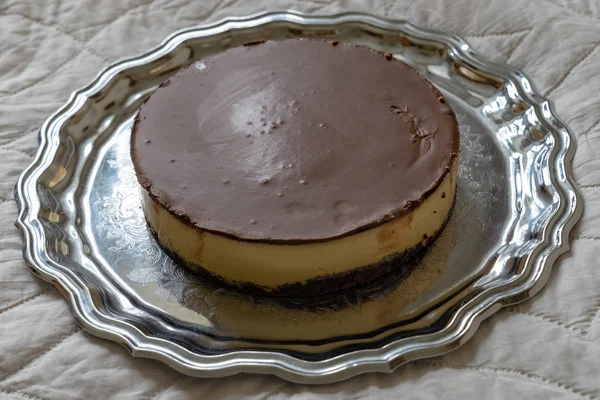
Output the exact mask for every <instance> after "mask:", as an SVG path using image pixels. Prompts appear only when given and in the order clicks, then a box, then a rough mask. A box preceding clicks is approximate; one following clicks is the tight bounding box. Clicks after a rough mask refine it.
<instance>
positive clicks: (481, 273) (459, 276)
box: [15, 12, 581, 383]
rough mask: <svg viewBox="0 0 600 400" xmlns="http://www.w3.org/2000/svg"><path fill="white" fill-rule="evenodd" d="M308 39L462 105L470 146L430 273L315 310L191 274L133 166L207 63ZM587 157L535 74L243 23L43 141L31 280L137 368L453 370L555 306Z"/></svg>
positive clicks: (392, 25) (69, 107)
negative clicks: (151, 116)
mask: <svg viewBox="0 0 600 400" xmlns="http://www.w3.org/2000/svg"><path fill="white" fill-rule="evenodd" d="M297 37H316V38H326V39H336V40H340V41H346V42H353V43H358V44H363V45H366V46H371V47H373V48H376V49H379V50H382V51H386V52H391V53H392V54H393V55H394V56H395V57H397V58H399V59H401V60H403V61H405V62H406V63H408V64H410V65H412V66H413V67H414V68H416V69H417V70H418V71H419V72H421V73H422V74H423V75H424V76H425V77H427V78H428V79H429V80H431V81H432V82H433V83H434V84H435V85H436V86H437V87H438V88H439V89H440V90H441V91H442V92H443V93H444V94H445V95H446V96H447V97H448V99H449V101H450V102H451V105H452V107H453V108H454V110H455V111H456V113H457V115H458V118H459V122H460V126H461V140H462V153H461V156H460V180H459V188H458V195H457V203H456V209H455V212H454V214H453V218H452V219H451V221H450V223H449V225H448V226H447V228H446V229H445V230H444V232H443V234H442V236H441V237H440V238H439V239H438V240H437V241H436V242H435V245H434V246H433V248H432V249H431V251H430V252H429V253H428V254H427V255H426V256H425V257H424V259H423V260H422V261H421V262H420V264H419V265H418V266H417V267H416V268H415V270H414V271H413V272H412V273H411V274H410V275H409V276H408V277H406V278H405V279H403V280H392V281H391V282H388V283H387V284H386V285H380V286H377V285H373V286H372V287H368V288H363V289H361V290H360V291H357V292H355V293H352V294H346V295H343V296H342V295H340V296H333V297H332V298H331V299H329V300H328V301H324V302H320V303H316V304H313V305H311V307H310V309H305V308H300V307H298V306H297V305H296V304H287V305H281V304H277V303H272V302H271V301H269V300H266V299H260V298H255V297H250V296H246V295H242V294H240V293H237V292H233V291H230V290H225V289H222V288H217V287H212V286H210V285H208V284H206V283H204V282H202V281H201V280H199V279H198V278H195V277H193V276H190V275H189V274H188V273H186V272H185V271H184V270H182V269H180V268H179V267H178V266H177V265H176V264H175V263H173V261H171V259H170V258H169V257H168V256H166V255H165V254H164V253H163V252H162V251H161V249H160V248H159V247H158V245H157V244H156V242H155V241H154V240H153V238H152V237H151V235H150V233H149V231H148V230H147V228H146V225H145V222H144V219H143V215H142V211H141V208H140V202H139V193H138V191H137V186H136V179H135V175H134V173H133V170H132V166H131V163H130V159H129V134H130V128H131V124H132V117H133V116H134V114H135V112H136V110H137V109H138V107H139V106H140V104H141V102H142V101H143V100H144V99H145V98H146V97H147V96H148V94H149V93H151V92H152V90H153V89H154V88H155V87H156V86H157V85H158V84H159V83H160V82H162V81H163V80H165V79H166V78H167V77H169V76H171V75H172V74H174V73H175V72H177V71H179V70H180V69H181V68H183V67H185V66H187V65H189V64H190V63H192V62H193V61H194V60H197V59H198V58H201V57H203V56H205V55H207V54H211V53H215V52H218V51H222V50H224V49H226V48H229V47H233V46H238V45H241V44H243V43H246V42H251V41H256V40H263V39H267V40H275V39H285V38H297ZM572 140H573V139H572V137H571V135H570V134H569V132H568V130H567V129H566V128H565V126H564V125H563V124H562V123H561V122H560V121H559V120H558V119H557V118H556V117H555V116H554V113H553V110H552V105H551V104H550V103H549V102H548V101H547V100H546V99H544V98H543V97H541V96H540V95H539V94H538V92H537V91H536V90H535V89H534V87H533V84H532V83H531V82H530V80H529V79H528V78H527V77H526V76H525V75H524V74H523V73H521V72H519V71H517V70H515V69H514V68H511V67H509V66H506V65H499V64H495V63H492V62H490V61H488V60H487V59H485V58H484V57H482V56H481V55H480V54H478V53H477V52H476V51H474V50H473V49H472V48H471V47H470V46H469V45H468V44H467V42H465V41H464V40H463V39H461V38H459V37H457V36H455V35H451V34H447V33H443V32H438V31H433V30H429V29H425V28H421V27H417V26H415V25H412V24H411V23H409V22H406V21H392V20H385V19H380V18H376V17H373V16H370V15H366V14H357V13H345V14H338V15H332V16H318V17H317V16H308V15H302V14H298V13H295V12H271V13H265V14H258V15H252V16H249V17H242V18H229V19H226V20H222V21H220V22H217V23H215V24H211V25H206V26H201V27H197V28H191V29H184V30H181V31H179V32H176V33H174V34H173V35H171V36H169V37H168V38H167V39H166V40H165V41H164V42H162V43H161V44H160V45H159V46H158V47H156V48H154V49H152V50H151V51H149V52H148V53H146V54H143V55H141V56H138V57H134V58H130V59H127V60H124V61H120V62H117V63H115V64H113V65H111V66H109V67H108V68H106V69H104V70H103V71H102V72H101V73H100V74H98V76H97V77H96V78H95V79H94V80H93V81H92V83H90V84H89V85H88V86H86V87H85V88H83V89H81V90H78V91H76V92H75V93H73V95H72V96H71V98H70V99H69V101H68V102H67V104H66V105H65V106H64V107H62V108H61V109H60V110H58V111H57V112H56V113H55V114H54V115H52V116H51V117H50V118H49V119H48V120H47V121H46V122H45V123H44V125H43V126H42V128H41V131H40V148H39V151H38V153H37V156H36V157H35V160H34V161H33V163H32V164H31V166H29V167H28V168H27V169H26V170H25V172H24V173H23V175H22V176H21V177H20V179H19V181H18V183H17V186H16V189H15V197H16V199H17V202H18V204H19V215H18V219H17V222H16V225H17V226H18V227H19V228H20V229H21V232H22V235H23V241H24V247H23V255H24V259H25V261H26V263H27V265H28V266H29V268H30V269H31V270H32V271H33V272H34V273H35V274H36V275H37V276H39V277H40V278H42V279H43V280H46V281H49V282H52V283H53V284H54V285H55V286H56V287H57V288H58V289H59V290H60V291H61V292H62V293H63V294H64V295H65V296H66V297H67V299H68V302H69V304H70V306H71V308H72V310H73V314H74V316H75V318H76V320H77V322H78V323H79V324H80V325H81V326H82V327H83V328H84V329H85V330H87V331H88V332H91V333H92V334H94V335H97V336H100V337H103V338H106V339H109V340H112V341H115V342H117V343H120V344H122V345H123V346H125V347H126V348H127V349H128V350H129V351H130V352H131V353H132V354H133V355H134V356H139V357H149V358H153V359H157V360H160V361H163V362H165V363H167V364H168V365H170V366H171V367H173V368H175V369H177V370H179V371H181V372H183V373H186V374H190V375H195V376H202V377H217V376H224V375H231V374H236V373H239V372H252V373H263V374H265V373H266V374H275V375H277V376H280V377H282V378H284V379H287V380H290V381H295V382H303V383H327V382H334V381H339V380H343V379H347V378H349V377H351V376H354V375H357V374H361V373H365V372H374V371H376V372H390V371H392V370H394V369H395V368H396V367H398V366H399V365H401V364H403V363H405V362H407V361H410V360H414V359H417V358H423V357H431V356H435V355H438V354H441V353H445V352H448V351H450V350H452V349H454V348H456V347H458V346H460V345H461V344H463V343H464V342H465V341H466V340H467V339H469V338H470V337H471V336H472V335H473V334H474V333H475V331H476V329H477V327H478V326H479V324H480V323H481V321H482V320H484V319H485V318H487V317H489V316H490V315H492V314H493V313H495V312H496V311H498V310H499V309H500V308H501V307H503V306H506V305H509V304H514V303H516V302H519V301H523V300H525V299H528V298H529V297H531V296H532V295H533V294H535V293H536V292H538V291H539V290H540V289H541V288H542V286H543V285H544V283H545V282H546V281H547V279H548V276H549V274H550V270H551V266H552V264H553V262H554V261H555V260H556V258H557V257H558V256H559V255H560V254H561V253H563V252H565V251H566V250H567V249H568V248H569V243H568V234H569V231H570V230H571V228H572V227H573V225H574V223H575V222H576V220H577V219H578V218H579V216H580V214H581V206H580V204H581V202H580V200H579V198H578V194H577V192H576V191H575V190H574V188H573V185H572V178H571V159H572V156H573V152H574V146H573V143H572Z"/></svg>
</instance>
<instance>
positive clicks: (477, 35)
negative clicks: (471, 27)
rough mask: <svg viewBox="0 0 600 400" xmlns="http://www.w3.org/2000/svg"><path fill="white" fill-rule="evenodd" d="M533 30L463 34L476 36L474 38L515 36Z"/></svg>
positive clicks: (464, 34)
mask: <svg viewBox="0 0 600 400" xmlns="http://www.w3.org/2000/svg"><path fill="white" fill-rule="evenodd" d="M530 31H531V28H524V29H518V30H516V31H509V32H490V33H463V34H462V35H463V36H467V37H474V38H486V37H504V36H514V35H519V34H523V33H528V32H530Z"/></svg>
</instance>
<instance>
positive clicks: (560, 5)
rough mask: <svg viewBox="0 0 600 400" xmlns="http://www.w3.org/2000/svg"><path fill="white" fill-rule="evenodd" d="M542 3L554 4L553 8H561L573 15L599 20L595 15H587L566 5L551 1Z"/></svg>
mask: <svg viewBox="0 0 600 400" xmlns="http://www.w3.org/2000/svg"><path fill="white" fill-rule="evenodd" d="M542 1H543V2H545V3H548V4H552V5H553V6H556V7H558V8H560V9H561V10H565V11H567V12H570V13H572V14H575V15H579V16H580V17H585V18H591V19H598V17H596V16H594V15H588V14H586V13H585V12H583V11H581V10H576V9H571V8H569V7H567V6H565V5H564V4H558V3H555V2H553V1H550V0H542Z"/></svg>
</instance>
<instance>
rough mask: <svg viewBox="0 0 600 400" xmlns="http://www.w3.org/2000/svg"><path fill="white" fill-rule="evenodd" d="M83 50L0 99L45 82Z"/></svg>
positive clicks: (0, 97) (1, 97)
mask: <svg viewBox="0 0 600 400" xmlns="http://www.w3.org/2000/svg"><path fill="white" fill-rule="evenodd" d="M84 51H85V50H80V51H79V52H78V53H77V54H75V55H74V56H72V57H69V58H67V59H66V60H65V61H64V62H63V63H62V64H60V65H59V66H58V67H56V68H54V69H53V70H52V71H51V72H49V73H48V74H46V75H44V76H42V77H40V78H38V79H36V80H35V81H33V82H31V83H29V84H28V85H25V86H24V87H22V88H20V89H19V90H17V91H15V92H10V93H6V94H4V95H1V96H0V99H6V98H8V97H12V96H15V95H17V94H19V93H21V92H23V91H25V90H27V89H31V88H32V87H34V86H35V85H37V84H39V83H40V82H43V81H45V80H46V79H48V78H50V77H52V76H55V75H56V73H57V72H58V71H60V70H61V69H63V68H64V67H66V66H67V65H68V64H69V62H71V61H73V60H74V59H76V58H77V57H79V56H80V55H81V53H83V52H84Z"/></svg>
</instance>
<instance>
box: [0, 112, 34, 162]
mask: <svg viewBox="0 0 600 400" xmlns="http://www.w3.org/2000/svg"><path fill="white" fill-rule="evenodd" d="M43 123H44V121H41V122H40V123H38V124H35V125H34V126H33V127H32V128H27V129H24V130H23V131H22V132H26V133H21V135H20V136H19V137H17V138H14V139H10V140H9V141H8V142H6V143H4V144H1V145H0V149H5V150H9V151H10V150H14V151H20V152H21V153H22V154H27V155H28V156H29V157H34V156H35V153H37V151H38V149H37V147H38V146H36V148H35V150H33V153H32V154H29V153H27V152H26V151H23V150H21V149H15V148H12V147H10V146H12V145H13V144H14V143H15V141H17V140H19V139H22V138H24V137H25V136H27V135H31V134H32V133H34V134H39V131H40V126H42V124H43Z"/></svg>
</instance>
